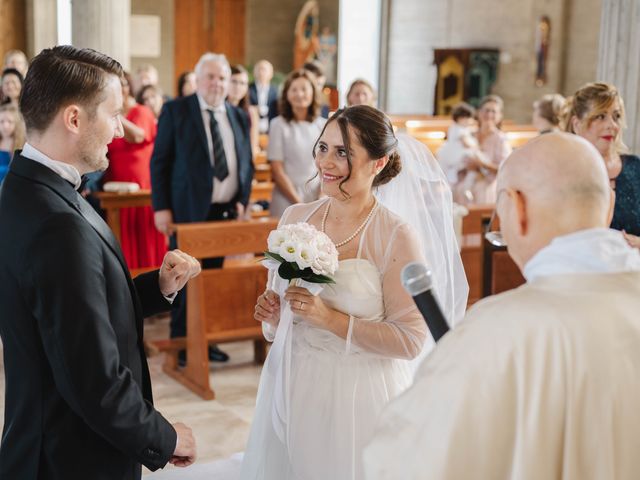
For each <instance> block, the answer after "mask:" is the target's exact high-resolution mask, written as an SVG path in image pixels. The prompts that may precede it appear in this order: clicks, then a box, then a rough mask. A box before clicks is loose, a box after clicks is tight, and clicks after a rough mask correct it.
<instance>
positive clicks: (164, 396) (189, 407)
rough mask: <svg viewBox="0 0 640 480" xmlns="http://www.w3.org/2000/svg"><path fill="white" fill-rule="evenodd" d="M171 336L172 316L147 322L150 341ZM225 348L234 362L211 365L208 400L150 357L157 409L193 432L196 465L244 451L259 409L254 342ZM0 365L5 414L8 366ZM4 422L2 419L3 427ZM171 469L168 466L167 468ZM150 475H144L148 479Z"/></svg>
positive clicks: (1, 403)
mask: <svg viewBox="0 0 640 480" xmlns="http://www.w3.org/2000/svg"><path fill="white" fill-rule="evenodd" d="M168 332H169V318H168V317H160V318H156V319H152V320H147V323H146V324H145V338H146V339H153V338H167V337H168ZM221 347H222V349H223V350H224V351H226V352H227V353H228V354H229V355H230V357H231V359H230V361H229V362H228V363H224V364H218V363H211V374H210V381H211V386H212V388H213V390H214V391H215V394H216V398H215V400H209V401H205V400H202V399H201V398H200V397H198V396H197V395H195V394H194V393H192V392H191V391H189V390H187V389H186V388H185V387H183V386H182V385H180V384H179V383H177V382H175V381H174V380H173V379H171V378H170V377H168V376H167V375H165V374H164V373H163V372H162V362H163V359H164V354H160V355H157V356H154V357H151V358H149V368H150V370H151V380H152V383H153V394H154V401H155V406H156V408H157V409H158V410H159V411H160V412H161V413H162V414H163V415H164V416H165V417H166V418H167V419H168V420H169V421H170V422H172V423H174V422H183V423H185V424H187V425H189V426H190V427H191V428H192V429H193V432H194V436H195V438H196V442H197V446H198V461H197V463H198V464H201V463H207V462H211V461H213V460H219V459H226V458H229V457H231V456H232V455H233V454H234V453H237V452H241V451H243V450H244V446H245V443H246V441H247V437H248V435H249V428H250V426H251V419H252V417H253V411H254V408H255V399H256V394H257V391H258V381H259V379H260V370H261V367H260V366H257V365H255V364H254V363H253V342H251V341H248V342H237V343H226V344H224V345H222V346H221ZM0 362H2V357H1V356H0ZM0 365H1V368H0V415H2V414H3V412H4V365H3V364H2V363H0ZM1 420H2V418H1V417H0V426H1ZM171 468H173V467H172V466H171V465H168V466H167V467H166V469H165V470H169V469H171ZM148 474H149V472H148V471H145V475H148ZM154 477H156V475H151V476H150V479H151V480H153V478H154ZM147 478H148V477H147ZM145 480H146V479H145Z"/></svg>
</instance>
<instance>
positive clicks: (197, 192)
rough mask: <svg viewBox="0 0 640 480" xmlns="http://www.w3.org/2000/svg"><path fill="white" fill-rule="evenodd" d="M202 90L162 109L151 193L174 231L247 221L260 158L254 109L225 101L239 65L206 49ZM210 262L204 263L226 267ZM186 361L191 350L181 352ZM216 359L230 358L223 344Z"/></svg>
mask: <svg viewBox="0 0 640 480" xmlns="http://www.w3.org/2000/svg"><path fill="white" fill-rule="evenodd" d="M195 73H196V85H197V91H196V93H195V94H193V95H190V96H188V97H182V98H177V99H175V100H173V101H171V102H168V103H166V104H165V105H164V107H163V108H162V113H161V114H160V119H159V121H158V135H157V137H156V143H155V146H154V149H153V155H152V157H151V192H152V201H153V209H154V210H155V224H156V228H157V229H158V230H159V231H160V232H162V233H164V234H165V235H171V237H170V243H171V244H172V245H175V236H174V235H172V234H173V231H172V228H171V225H172V224H173V223H174V222H175V223H186V222H204V221H210V220H231V219H235V218H242V217H243V216H244V212H245V209H246V206H247V204H248V203H249V196H250V194H251V182H252V181H253V172H254V167H253V155H252V153H251V140H250V135H249V117H248V115H247V114H246V112H245V111H244V110H243V109H241V108H237V107H234V106H232V105H231V104H229V103H227V102H225V98H226V97H227V92H228V90H229V81H230V77H231V68H230V67H229V62H228V61H227V59H226V58H225V56H224V55H218V54H214V53H206V54H204V55H203V56H202V57H201V58H200V60H199V61H198V64H197V65H196V68H195ZM222 262H223V259H222V258H216V259H207V260H206V261H205V262H203V267H204V268H220V267H221V266H222ZM185 297H186V296H185V292H184V291H182V292H180V293H179V294H178V296H177V297H176V299H175V301H174V304H173V308H172V311H171V316H172V318H171V337H172V338H175V337H184V336H185V335H186V331H187V329H186V310H185ZM179 358H180V361H181V363H183V362H184V358H185V357H184V351H183V352H180V357H179ZM209 358H210V359H211V360H218V361H225V360H227V359H228V358H229V357H228V356H227V355H226V353H224V352H222V351H220V350H219V349H218V348H217V347H211V348H210V349H209Z"/></svg>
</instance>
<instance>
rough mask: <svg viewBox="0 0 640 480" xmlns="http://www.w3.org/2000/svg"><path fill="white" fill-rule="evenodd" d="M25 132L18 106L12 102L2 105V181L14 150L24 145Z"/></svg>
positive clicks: (0, 122) (0, 175)
mask: <svg viewBox="0 0 640 480" xmlns="http://www.w3.org/2000/svg"><path fill="white" fill-rule="evenodd" d="M24 134H25V132H24V122H23V120H22V115H20V111H19V110H18V108H17V107H16V106H15V105H14V104H12V103H6V104H4V105H0V181H1V180H2V179H4V176H5V175H6V174H7V171H8V169H9V162H10V161H11V158H12V157H13V152H14V151H15V150H17V149H20V148H22V146H23V145H24V142H25V136H24Z"/></svg>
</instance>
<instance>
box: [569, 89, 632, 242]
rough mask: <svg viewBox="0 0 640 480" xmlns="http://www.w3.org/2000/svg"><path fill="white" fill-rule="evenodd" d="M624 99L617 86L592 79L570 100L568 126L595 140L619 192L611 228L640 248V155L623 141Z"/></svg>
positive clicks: (578, 133)
mask: <svg viewBox="0 0 640 480" xmlns="http://www.w3.org/2000/svg"><path fill="white" fill-rule="evenodd" d="M624 127H625V122H624V103H623V101H622V97H621V96H620V93H619V92H618V90H617V89H616V87H615V86H613V85H611V84H608V83H588V84H586V85H584V86H583V87H582V88H580V89H579V90H578V91H577V92H576V93H575V94H574V95H573V97H571V98H570V99H569V100H568V102H567V108H566V113H565V129H566V130H567V131H568V132H571V133H575V134H577V135H580V136H581V137H583V138H585V139H587V140H588V141H589V142H591V143H592V144H593V145H594V146H595V147H596V149H597V150H598V151H599V152H600V154H601V155H602V158H603V159H604V163H605V166H606V168H607V172H608V174H609V180H610V182H611V187H612V188H613V189H614V190H615V192H616V203H615V209H614V211H613V220H612V222H611V228H615V229H616V230H622V231H623V232H624V235H625V237H626V239H627V241H628V242H629V244H630V245H631V246H633V247H635V248H640V158H638V157H637V156H636V155H631V154H628V153H625V152H627V147H626V146H625V145H624V143H623V142H622V129H623V128H624Z"/></svg>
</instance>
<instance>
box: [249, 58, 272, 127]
mask: <svg viewBox="0 0 640 480" xmlns="http://www.w3.org/2000/svg"><path fill="white" fill-rule="evenodd" d="M253 78H254V81H253V82H252V83H251V84H250V85H249V102H250V103H251V105H256V106H257V107H258V114H259V115H260V125H259V126H258V128H259V130H260V133H267V132H268V131H269V122H270V121H271V120H273V119H274V118H276V117H277V116H278V89H277V88H276V87H275V86H274V85H272V84H271V79H272V78H273V65H271V63H270V62H268V61H267V60H259V61H258V62H257V63H256V64H255V66H254V67H253Z"/></svg>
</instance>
